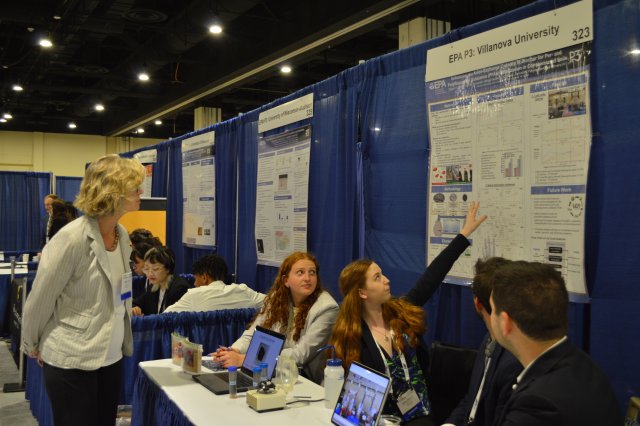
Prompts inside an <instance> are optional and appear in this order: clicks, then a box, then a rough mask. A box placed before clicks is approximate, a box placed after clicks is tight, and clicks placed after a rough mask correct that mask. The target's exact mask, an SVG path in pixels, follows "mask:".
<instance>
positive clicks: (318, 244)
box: [238, 73, 359, 297]
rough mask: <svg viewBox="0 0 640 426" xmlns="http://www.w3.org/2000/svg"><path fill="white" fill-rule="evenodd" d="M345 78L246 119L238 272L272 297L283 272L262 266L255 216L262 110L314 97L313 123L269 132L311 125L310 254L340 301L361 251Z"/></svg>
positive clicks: (241, 150)
mask: <svg viewBox="0 0 640 426" xmlns="http://www.w3.org/2000/svg"><path fill="white" fill-rule="evenodd" d="M346 79H347V75H346V74H345V73H342V74H339V75H337V76H335V77H332V78H330V79H327V80H325V81H323V82H321V83H318V84H315V85H313V86H311V87H310V88H308V89H305V90H302V91H299V92H297V93H294V94H292V95H290V96H288V97H285V98H282V99H280V100H278V101H276V102H273V103H271V104H268V105H265V106H264V107H262V108H260V109H259V110H257V111H254V112H252V113H250V114H245V115H244V116H243V117H242V118H243V121H244V122H245V125H244V126H243V134H242V140H243V142H242V143H241V144H240V148H239V150H238V155H239V164H240V168H239V170H238V172H239V186H238V197H239V207H238V213H239V217H240V218H242V220H241V221H239V230H238V265H239V267H238V273H239V281H241V282H246V283H255V287H256V288H257V289H259V290H260V291H263V292H266V291H268V290H269V288H270V287H271V285H272V283H273V280H274V278H275V275H276V272H277V268H275V267H270V266H262V265H261V266H256V261H257V255H256V247H255V232H254V231H255V229H254V225H255V211H256V179H257V167H258V166H257V156H258V153H257V147H258V132H257V130H258V129H257V122H258V116H259V113H260V112H261V111H264V110H266V109H270V108H273V107H275V106H278V105H280V104H282V103H285V102H288V101H290V100H292V99H295V98H298V97H301V96H304V95H306V94H308V93H310V92H311V91H312V92H313V94H314V107H313V108H314V111H313V118H311V119H310V120H304V121H302V122H299V123H295V124H293V125H289V126H285V127H283V128H279V129H274V130H271V131H269V132H267V135H270V134H276V133H280V132H283V131H287V130H290V129H293V128H297V127H301V126H304V125H306V124H311V140H312V143H311V158H310V170H309V192H308V200H309V216H308V228H307V250H308V251H310V252H312V253H314V254H315V255H316V257H317V259H318V263H319V264H320V270H321V271H320V277H321V279H322V282H323V284H324V286H325V288H326V289H327V290H328V291H329V292H330V293H331V294H333V295H334V297H337V296H338V295H339V291H338V284H337V283H338V275H339V273H340V270H341V269H342V268H343V267H344V265H346V264H347V263H348V262H350V261H351V259H353V258H354V257H355V256H357V254H358V252H359V241H358V240H357V239H356V236H357V220H356V219H357V215H356V214H355V212H356V209H355V204H354V203H355V200H356V180H357V175H356V171H357V168H356V154H357V140H356V139H357V127H356V125H355V123H354V122H353V121H352V120H350V118H351V117H353V116H354V115H355V114H354V111H353V108H354V105H355V103H354V102H353V101H352V100H351V99H350V94H349V91H348V90H346Z"/></svg>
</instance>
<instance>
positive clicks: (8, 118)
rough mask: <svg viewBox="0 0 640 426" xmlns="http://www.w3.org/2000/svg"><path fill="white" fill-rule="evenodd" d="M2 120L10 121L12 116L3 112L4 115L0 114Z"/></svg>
mask: <svg viewBox="0 0 640 426" xmlns="http://www.w3.org/2000/svg"><path fill="white" fill-rule="evenodd" d="M2 118H6V119H7V120H11V119H12V118H13V115H11V114H9V113H8V112H5V113H4V114H2Z"/></svg>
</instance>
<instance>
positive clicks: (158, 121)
mask: <svg viewBox="0 0 640 426" xmlns="http://www.w3.org/2000/svg"><path fill="white" fill-rule="evenodd" d="M153 123H154V124H155V125H156V126H159V125H161V124H162V120H156V121H154V122H153Z"/></svg>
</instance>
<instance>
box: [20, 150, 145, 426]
mask: <svg viewBox="0 0 640 426" xmlns="http://www.w3.org/2000/svg"><path fill="white" fill-rule="evenodd" d="M144 176H145V169H144V167H143V166H142V165H141V164H140V163H139V162H138V161H137V160H132V159H125V158H120V157H119V156H117V155H108V156H105V157H101V158H99V159H97V160H96V161H94V162H93V163H91V164H90V165H89V167H88V168H87V170H86V171H85V175H84V178H83V180H82V183H81V185H80V193H79V194H78V197H77V198H76V201H75V206H76V207H77V208H78V209H80V210H82V211H83V212H84V216H82V217H80V218H78V219H76V220H74V221H73V222H71V223H69V224H68V225H67V226H65V227H64V228H62V229H61V230H60V231H59V232H58V233H57V234H56V235H55V236H54V237H53V238H52V239H51V241H49V243H48V244H47V245H46V246H45V248H44V250H43V251H42V259H41V261H40V264H39V266H38V272H37V274H36V278H35V281H34V283H33V290H32V292H31V294H30V295H29V297H28V298H27V303H26V306H25V311H24V315H23V325H22V336H23V343H22V349H23V351H24V352H26V353H27V354H29V356H31V357H33V358H37V359H38V361H39V363H40V365H42V366H43V375H44V381H45V386H46V389H47V393H48V395H49V399H50V400H51V408H52V411H53V418H54V423H55V424H56V425H65V426H68V425H103V424H104V425H107V424H108V425H113V424H114V421H115V416H116V410H117V404H118V395H119V391H120V380H121V377H122V372H121V370H122V357H123V355H125V356H129V355H131V354H132V352H133V336H132V333H131V288H130V283H131V271H130V268H129V256H130V254H131V248H130V247H129V235H128V234H127V231H126V229H125V228H124V227H123V226H122V225H120V224H118V220H119V219H120V217H121V216H122V215H123V214H125V213H126V212H129V211H135V210H138V209H139V208H140V194H141V193H142V190H141V189H140V188H139V187H140V185H141V184H142V181H143V180H144ZM127 282H128V283H129V284H128V286H127Z"/></svg>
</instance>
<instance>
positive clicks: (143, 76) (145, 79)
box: [138, 71, 149, 81]
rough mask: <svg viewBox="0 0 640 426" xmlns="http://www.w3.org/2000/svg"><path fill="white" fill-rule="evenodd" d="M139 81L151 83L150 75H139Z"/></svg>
mask: <svg viewBox="0 0 640 426" xmlns="http://www.w3.org/2000/svg"><path fill="white" fill-rule="evenodd" d="M138 80H140V81H149V74H147V73H146V72H145V71H142V72H141V73H140V74H138Z"/></svg>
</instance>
